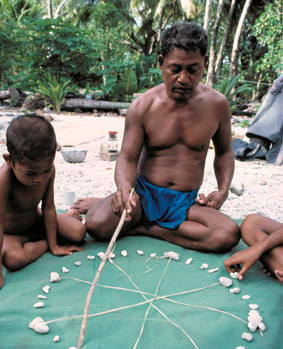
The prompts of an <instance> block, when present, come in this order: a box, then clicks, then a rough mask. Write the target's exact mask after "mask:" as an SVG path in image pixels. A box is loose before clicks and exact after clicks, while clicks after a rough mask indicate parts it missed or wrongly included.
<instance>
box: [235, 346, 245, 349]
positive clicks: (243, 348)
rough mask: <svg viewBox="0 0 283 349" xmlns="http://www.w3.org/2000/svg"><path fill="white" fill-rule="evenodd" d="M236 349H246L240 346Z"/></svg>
mask: <svg viewBox="0 0 283 349" xmlns="http://www.w3.org/2000/svg"><path fill="white" fill-rule="evenodd" d="M236 349H246V347H242V346H240V347H236Z"/></svg>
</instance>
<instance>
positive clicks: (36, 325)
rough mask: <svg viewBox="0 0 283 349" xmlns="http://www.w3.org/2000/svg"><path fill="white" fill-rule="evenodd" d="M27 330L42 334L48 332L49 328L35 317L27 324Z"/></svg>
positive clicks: (39, 318) (40, 319)
mask: <svg viewBox="0 0 283 349" xmlns="http://www.w3.org/2000/svg"><path fill="white" fill-rule="evenodd" d="M28 327H29V328H31V329H32V330H34V331H35V332H37V333H40V334H44V333H47V332H48V331H49V327H48V326H47V324H46V323H45V321H44V320H43V319H42V318H41V317H39V316H38V317H36V318H34V319H33V320H32V322H30V323H29V326H28Z"/></svg>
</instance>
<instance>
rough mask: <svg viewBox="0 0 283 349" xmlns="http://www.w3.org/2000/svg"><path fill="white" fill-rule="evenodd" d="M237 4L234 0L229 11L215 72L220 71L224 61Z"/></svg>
mask: <svg viewBox="0 0 283 349" xmlns="http://www.w3.org/2000/svg"><path fill="white" fill-rule="evenodd" d="M235 6H236V0H232V2H231V6H230V10H229V13H228V18H227V21H226V25H225V28H224V34H223V38H222V41H221V45H220V48H219V51H218V55H217V60H216V63H215V72H216V74H217V73H218V71H219V69H220V68H221V63H222V58H223V51H224V47H225V45H226V41H227V38H228V34H229V30H230V27H231V21H232V16H233V13H234V10H235Z"/></svg>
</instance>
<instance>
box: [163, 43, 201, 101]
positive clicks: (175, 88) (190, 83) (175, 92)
mask: <svg viewBox="0 0 283 349" xmlns="http://www.w3.org/2000/svg"><path fill="white" fill-rule="evenodd" d="M205 62H206V57H203V56H202V55H201V54H200V51H199V50H197V51H189V52H187V51H185V50H182V49H178V48H175V49H174V50H172V51H171V52H170V53H169V54H168V55H167V56H166V57H165V58H163V57H162V56H160V57H159V64H160V69H161V71H162V78H163V82H164V84H165V85H166V90H167V94H168V96H169V97H170V98H173V99H174V100H176V101H180V102H182V101H183V102H185V101H187V100H188V99H189V98H190V97H191V96H192V95H193V93H194V91H195V90H196V88H197V86H198V84H199V83H200V81H201V79H202V77H203V71H204V68H205Z"/></svg>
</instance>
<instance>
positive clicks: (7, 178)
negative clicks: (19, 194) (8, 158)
mask: <svg viewBox="0 0 283 349" xmlns="http://www.w3.org/2000/svg"><path fill="white" fill-rule="evenodd" d="M12 175H13V170H12V169H11V167H9V166H8V165H7V164H6V162H4V163H3V164H2V166H1V167H0V192H1V193H3V192H4V191H5V192H8V191H9V190H10V188H11V183H12Z"/></svg>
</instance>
